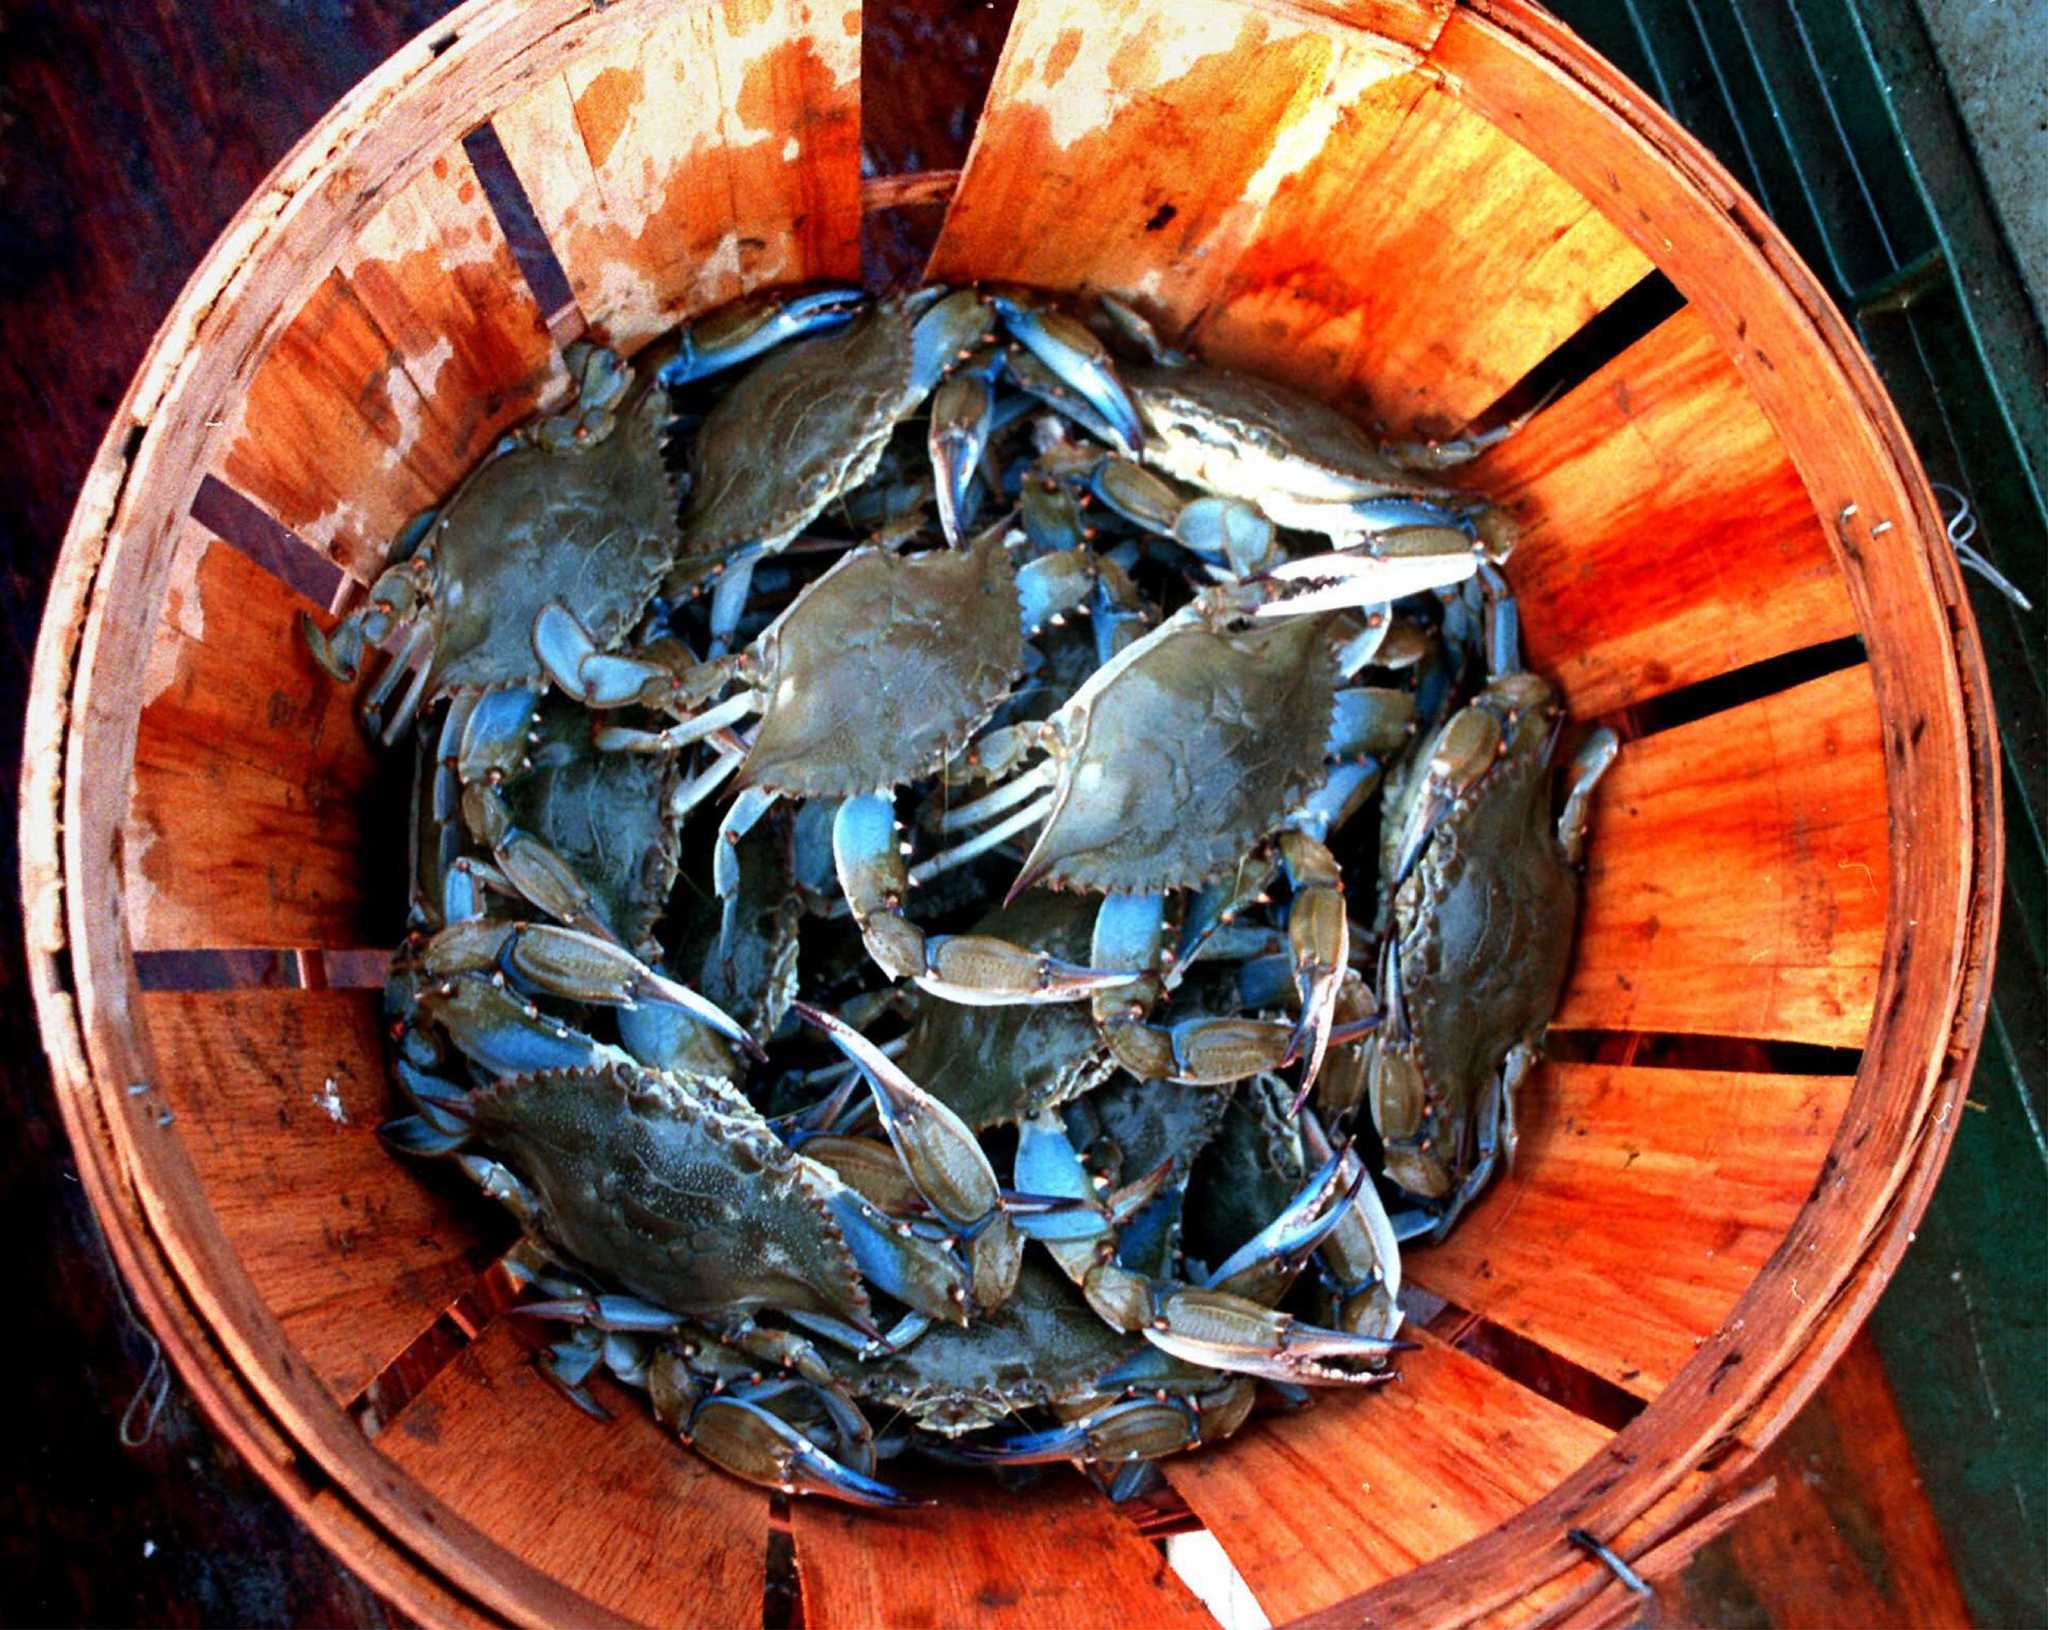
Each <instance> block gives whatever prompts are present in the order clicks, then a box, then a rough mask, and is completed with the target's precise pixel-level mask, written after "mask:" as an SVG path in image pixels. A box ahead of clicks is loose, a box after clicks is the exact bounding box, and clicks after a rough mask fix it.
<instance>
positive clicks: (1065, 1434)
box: [958, 1396, 1202, 1466]
mask: <svg viewBox="0 0 2048 1630" xmlns="http://www.w3.org/2000/svg"><path fill="white" fill-rule="evenodd" d="M1201 1441H1202V1417H1201V1413H1200V1412H1199V1411H1198V1410H1197V1409H1196V1408H1195V1407H1194V1405H1193V1404H1191V1403H1189V1402H1187V1401H1186V1400H1185V1399H1181V1398H1175V1397H1172V1396H1168V1397H1165V1398H1127V1399H1125V1400H1124V1401H1123V1402H1121V1403H1116V1404H1111V1405H1110V1406H1109V1407H1108V1408H1107V1409H1099V1410H1097V1411H1096V1412H1095V1413H1094V1414H1092V1415H1089V1416H1086V1417H1084V1418H1083V1419H1081V1420H1078V1421H1073V1422H1070V1423H1069V1424H1067V1425H1065V1426H1055V1427H1052V1428H1050V1429H1048V1430H1046V1431H1043V1432H1019V1433H1016V1434H1014V1435H1012V1436H1010V1437H1006V1438H997V1439H995V1440H994V1441H992V1442H988V1443H963V1444H960V1445H958V1452H959V1453H960V1454H962V1455H964V1456H965V1457H966V1458H968V1459H969V1460H974V1461H979V1462H981V1463H983V1464H985V1465H996V1466H1033V1465H1041V1464H1043V1463H1045V1462H1047V1461H1054V1460H1080V1461H1090V1462H1092V1461H1097V1460H1109V1461H1118V1460H1156V1459H1158V1458H1159V1457H1160V1456H1161V1455H1170V1454H1178V1453H1179V1452H1180V1451H1181V1450H1183V1449H1192V1448H1193V1447H1195V1445H1197V1444H1198V1443H1200V1442H1201Z"/></svg>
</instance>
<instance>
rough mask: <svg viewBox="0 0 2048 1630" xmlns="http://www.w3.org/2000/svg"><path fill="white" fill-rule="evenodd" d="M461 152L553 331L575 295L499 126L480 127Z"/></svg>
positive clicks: (578, 324) (572, 304)
mask: <svg viewBox="0 0 2048 1630" xmlns="http://www.w3.org/2000/svg"><path fill="white" fill-rule="evenodd" d="M462 150H463V152H465V153H467V154H468V155H469V162H470V167H471V168H472V169H474V170H475V171H476V176H477V180H479V181H481V182H482V183H483V187H484V197H485V198H486V199H487V200H488V201H489V202H490V206H491V213H492V214H493V215H495V216H497V218H498V229H499V230H500V231H501V232H503V233H504V234H505V242H506V243H507V244H508V245H510V246H511V250H512V259H513V260H514V261H515V262H516V263H517V264H518V267H519V274H520V276H522V277H524V278H525V279H526V286H527V287H528V288H529V289H531V290H532V291H533V298H534V299H535V301H536V302H538V303H539V305H540V309H541V312H542V314H543V316H544V317H545V319H546V321H547V325H548V329H549V332H551V333H552V332H554V331H555V330H556V329H557V327H558V325H559V323H560V319H561V317H562V314H563V313H564V312H565V311H570V310H573V309H574V308H575V306H576V294H575V291H574V290H572V289H571V288H570V287H569V274H568V273H566V272H565V271H563V270H562V263H561V262H560V261H559V260H557V259H556V258H555V246H554V245H553V244H552V243H550V242H549V241H548V234H547V229H546V228H545V227H543V226H542V225H541V224H540V217H539V216H538V215H536V214H534V212H533V201H532V200H531V199H529V198H528V197H527V196H526V187H525V185H524V184H523V183H522V182H521V181H520V179H519V172H518V171H516V170H514V169H513V168H512V160H511V158H510V157H509V156H507V154H506V152H505V144H504V143H503V142H501V141H500V140H499V139H498V131H497V127H496V126H494V125H490V124H480V125H478V126H477V127H476V129H474V130H472V131H471V132H470V133H469V134H468V135H467V136H464V137H463V138H462ZM574 326H575V327H576V328H577V329H578V330H579V331H580V330H581V328H582V326H583V324H582V319H581V313H580V312H579V313H578V314H577V318H576V321H575V324H574Z"/></svg>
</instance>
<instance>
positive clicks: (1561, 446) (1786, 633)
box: [1457, 309, 1856, 717]
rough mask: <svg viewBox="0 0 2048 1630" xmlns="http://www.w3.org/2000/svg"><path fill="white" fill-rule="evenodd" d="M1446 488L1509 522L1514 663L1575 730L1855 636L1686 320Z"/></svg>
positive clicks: (1835, 589)
mask: <svg viewBox="0 0 2048 1630" xmlns="http://www.w3.org/2000/svg"><path fill="white" fill-rule="evenodd" d="M1457 480H1458V481H1459V482H1460V484H1467V483H1469V484H1471V485H1473V486H1477V487H1479V488H1481V489H1483V490H1485V491H1487V492H1489V493H1491V494H1492V495H1493V496H1494V497H1495V498H1496V499H1498V500H1499V501H1500V502H1502V503H1503V504H1505V505H1506V506H1507V507H1508V508H1509V510H1510V511H1511V513H1512V514H1513V515H1514V516H1515V519H1516V521H1517V522H1518V524H1519V526H1520V530H1521V540H1520V542H1519V543H1518V545H1517V546H1516V549H1515V553H1514V558H1513V559H1512V560H1511V561H1510V562H1509V565H1508V576H1509V578H1510V580H1511V581H1512V583H1513V585H1514V589H1515V594H1516V597H1517V599H1518V600H1519V601H1520V602H1521V609H1522V628H1523V632H1524V634H1525V635H1526V641H1525V643H1526V648H1527V653H1528V660H1529V663H1530V665H1531V666H1532V667H1534V668H1536V669H1538V670H1539V671H1541V672H1543V673H1546V674H1549V675H1552V676H1554V677H1555V678H1556V679H1557V680H1558V682H1559V683H1560V684H1561V685H1562V686H1563V687H1564V691H1565V695H1566V697H1567V698H1568V700H1569V702H1570V705H1571V708H1572V711H1573V712H1574V713H1576V714H1579V715H1580V716H1582V717H1583V716H1586V715H1593V714H1602V713H1609V712H1612V711H1614V710H1615V709H1616V708H1619V707H1623V706H1626V705H1627V704H1628V703H1630V702H1637V701H1641V700H1643V699H1644V698H1645V697H1650V696H1656V695H1659V694H1661V693H1663V692H1665V691H1668V690H1673V689H1676V688H1677V687H1679V686H1681V685H1689V684H1692V683H1693V682H1695V681H1696V680H1701V679H1710V678H1712V677H1713V676H1715V675H1716V674H1720V673H1725V672H1727V671H1728V670H1729V669H1731V668H1739V667H1742V666H1743V665H1744V664H1746V663H1751V662H1759V661H1762V660H1763V659H1764V658H1766V657H1773V656H1777V655H1779V654H1780V653H1782V652H1785V651H1790V650H1796V649H1798V648H1799V647H1801V646H1807V645H1817V644H1820V643H1821V642H1823V641H1825V640H1830V639H1835V638H1838V637H1840V636H1841V635H1844V634H1851V633H1854V632H1855V629H1856V618H1855V612H1854V610H1853V608H1852V607H1851V606H1850V603H1849V594H1848V588H1847V585H1846V584H1845V583H1844V582H1843V580H1842V575H1841V572H1840V571H1839V570H1838V569H1837V567H1836V565H1835V560H1834V554H1833V551H1832V548H1831V546H1830V544H1829V542H1828V538H1827V535H1826V533H1825V532H1824V531H1823V530H1822V527H1821V523H1820V518H1819V516H1818V515H1816V514H1815V513H1814V508H1813V504H1812V501H1811V500H1810V499H1809V498H1808V497H1807V493H1806V488H1805V486H1804V484H1803V483H1802V482H1801V481H1800V479H1799V475H1798V472H1797V471H1795V470H1794V469H1793V468H1792V463H1791V460H1790V459H1788V458H1787V457H1786V456H1785V450H1784V447H1783V445H1782V444H1781V443H1780V442H1779V440H1778V436H1777V433H1776V432H1775V431H1774V430H1772V428H1771V426H1770V423H1769V421H1768V420H1766V419H1765V418H1764V416H1763V412H1762V410H1761V409H1760V408H1759V407H1758V406H1757V404H1756V399H1755V398H1754V397H1753V396H1752V395H1751V394H1750V392H1749V388H1748V387H1747V386H1746V385H1745V384H1744V383H1743V381H1742V378H1741V376H1740V375H1739V374H1738V373H1737V372H1736V371H1735V367H1734V365H1733V364H1732V363H1731V362H1729V360H1728V358H1727V356H1726V354H1725V353H1724V352H1723V351H1722V349H1721V346H1720V343H1719V342H1718V341H1717V340H1716V339H1715V338H1714V336H1713V334H1712V333H1711V332H1710V331H1709V330H1708V328H1707V326H1706V324H1705V323H1704V322H1702V321H1701V319H1700V318H1699V316H1698V314H1697V313H1695V312H1693V311H1691V310H1690V309H1688V310H1685V311H1682V312H1680V313H1679V314H1678V315H1677V316H1675V317H1673V318H1671V319H1670V320H1669V321H1667V322H1666V323H1664V324H1663V325H1662V326H1661V327H1660V328H1658V329H1657V330H1656V331H1655V332H1654V333H1652V334H1649V335H1648V336H1646V337H1645V338H1643V339H1641V340H1639V341H1638V342H1637V343H1636V344H1634V345H1632V346H1631V347H1629V349H1628V350H1627V351H1625V352H1623V353H1622V354H1621V355H1620V356H1619V357H1617V358H1616V359H1615V360H1614V361H1612V362H1610V363H1609V364H1608V365H1607V366H1606V367H1604V368H1602V369H1601V370H1600V371H1599V372H1598V373H1597V374H1595V375H1594V376H1593V377H1592V378H1591V379H1589V380H1587V381H1586V382H1585V383H1584V384H1583V385H1581V386H1579V387H1578V388H1577V389H1576V390H1574V391H1573V392H1572V393H1571V394H1570V395H1569V396H1567V397H1565V398H1564V399H1563V400H1562V401H1560V402H1558V403H1557V404H1556V405H1555V406H1553V407H1551V408H1549V409H1548V410H1546V411H1545V412H1543V413H1540V414H1538V415H1537V417H1536V418H1535V419H1534V420H1533V421H1532V422H1531V423H1530V424H1528V425H1526V426H1525V427H1524V428H1523V429H1522V430H1520V431H1519V432H1518V433H1516V434H1515V435H1513V436H1511V437H1509V438H1508V439H1507V440H1506V441H1505V442H1503V443H1501V444H1500V445H1499V446H1497V447H1496V448H1494V449H1493V450H1492V451H1491V452H1490V453H1488V454H1487V455H1486V456H1485V457H1484V458H1483V459H1481V460H1480V461H1479V462H1478V463H1476V464H1474V465H1472V466H1471V467H1470V468H1469V470H1467V471H1464V472H1461V473H1460V474H1459V475H1458V477H1457Z"/></svg>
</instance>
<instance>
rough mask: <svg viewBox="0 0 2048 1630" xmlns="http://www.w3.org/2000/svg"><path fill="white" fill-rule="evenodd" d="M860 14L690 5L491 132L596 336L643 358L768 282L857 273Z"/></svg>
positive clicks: (733, 0) (559, 80) (772, 0)
mask: <svg viewBox="0 0 2048 1630" xmlns="http://www.w3.org/2000/svg"><path fill="white" fill-rule="evenodd" d="M859 68H860V14H859V11H858V8H855V7H849V6H846V5H843V4H839V3H837V0H828V3H826V4H824V5H821V6H817V7H812V6H810V5H807V4H803V3H802V0H717V3H714V4H710V5H703V6H689V7H678V8H676V9H675V10H673V11H672V12H670V13H668V14H666V15H665V16H664V17H663V18H662V20H661V21H660V22H659V23H658V24H657V25H656V26H655V27H654V28H652V29H650V30H648V31H647V32H645V33H644V34H640V35H638V36H635V37H629V38H625V39H622V40H620V41H619V42H617V43H615V44H612V45H608V46H605V47H602V48H599V49H597V50H593V51H591V52H588V53H586V54H585V55H583V56H582V57H579V58H578V59H577V60H576V61H575V62H574V63H573V64H572V65H571V66H570V67H569V69H568V71H567V73H566V74H562V75H556V76H553V77H551V78H548V79H544V80H542V81H541V82H540V83H539V84H538V85H537V86H536V87H535V88H534V89H533V90H532V91H530V92H528V93H527V94H526V95H525V96H523V97H521V98H520V99H519V100H517V101H515V102H513V103H511V104H510V105H508V106H506V107H503V108H500V109H499V110H498V111H497V113H496V114H494V115H493V118H492V123H493V125H494V127H495V128H496V130H497V132H498V136H499V139H500V141H502V142H503V144H504V147H505V152H506V155H507V157H509V158H510V159H511V161H512V167H513V169H514V170H515V171H516V172H517V173H518V176H519V179H520V182H521V184H522V185H523V186H524V188H525V190H526V194H527V197H528V199H529V201H530V202H531V203H532V205H533V208H534V213H535V215H536V216H537V217H538V218H539V220H540V222H541V225H542V226H543V227H544V228H545V230H546V231H547V234H548V238H549V241H550V242H551V243H552V245H553V246H554V250H555V254H556V256H557V258H558V259H559V260H560V261H561V263H562V268H563V270H564V271H565V272H566V273H567V275H568V278H569V285H570V288H571V289H572V291H573V292H574V294H575V296H576V301H577V304H578V305H579V306H581V308H582V310H583V314H584V316H585V318H586V319H587V320H588V321H589V323H590V326H591V328H592V330H593V331H594V332H595V333H596V334H597V335H599V336H600V337H602V338H604V339H606V340H607V341H608V342H609V343H611V344H613V345H616V346H619V347H621V348H622V349H625V350H629V351H630V350H632V349H635V348H637V347H638V346H639V345H641V344H642V343H644V342H645V341H647V340H649V339H651V338H653V337H654V336H655V335H656V334H659V333H661V332H662V331H664V330H665V329H668V328H672V327H674V326H675V324H676V323H677V322H679V321H681V320H682V319H683V318H684V317H687V316H689V315H690V314H692V313H693V312H697V311H702V310H704V309H706V308H707V307H710V306H715V305H718V304H720V303H722V302H723V301H726V300H729V299H731V298H733V297H734V296H735V295H737V294H740V293H742V292H744V291H745V290H747V289H751V288H756V287H760V286H762V285H764V284H771V283H799V282H805V281H810V280H815V279H822V278H857V277H858V276H859V273H860V243H859V233H860V153H859V147H860V87H859Z"/></svg>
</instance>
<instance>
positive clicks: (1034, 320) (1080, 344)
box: [989, 289, 1144, 458]
mask: <svg viewBox="0 0 2048 1630" xmlns="http://www.w3.org/2000/svg"><path fill="white" fill-rule="evenodd" d="M989 303H990V304H991V305H993V306H994V307H995V308H996V311H997V313H998V314H999V315H1000V316H1001V317H1002V319H1003V326H1004V327H1005V328H1006V329H1008V330H1009V331H1010V333H1011V335H1012V336H1013V337H1015V339H1016V340H1017V342H1018V343H1019V344H1020V345H1022V346H1023V347H1024V349H1025V350H1027V351H1029V352H1030V353H1031V354H1032V355H1033V356H1035V357H1036V358H1038V360H1039V361H1040V362H1042V363H1044V364H1045V365H1046V367H1048V368H1050V369H1051V370H1052V371H1053V372H1054V373H1055V374H1057V375H1058V376H1059V378H1060V381H1061V383H1063V384H1065V385H1066V386H1067V387H1068V388H1069V389H1071V390H1073V391H1075V392H1077V393H1078V394H1079V395H1080V396H1081V398H1082V399H1083V400H1084V401H1086V402H1087V403H1088V405H1089V406H1090V407H1092V408H1094V409H1095V411H1096V412H1097V413H1099V414H1100V415H1101V416H1102V418H1103V421H1104V423H1106V424H1107V425H1108V426H1109V428H1110V429H1111V430H1112V431H1113V432H1114V433H1115V435H1116V439H1117V442H1118V443H1119V446H1120V449H1121V451H1123V452H1124V453H1127V454H1128V455H1129V456H1130V457H1132V458H1136V457H1137V456H1138V452H1139V448H1140V447H1141V445H1142V443H1143V441H1144V436H1143V432H1142V431H1141V430H1140V429H1139V426H1138V410H1137V408H1136V407H1135V406H1134V405H1133V404H1132V402H1131V398H1130V393H1129V392H1127V391H1126V390H1125V389H1124V386H1123V381H1122V380H1120V379H1118V378H1117V375H1116V363H1115V361H1114V360H1113V359H1112V358H1111V356H1110V354H1109V348H1108V347H1107V346H1105V345H1104V344H1103V343H1102V341H1101V340H1099V339H1097V338H1096V337H1095V335H1094V334H1092V333H1091V332H1089V330H1088V328H1087V327H1086V325H1085V324H1082V323H1079V322H1077V321H1075V320H1074V319H1073V318H1072V317H1069V316H1067V315H1066V314H1065V313H1064V312H1058V311H1053V310H1050V309H1048V308H1047V307H1044V306H1041V305H1038V304H1036V303H1035V302H1034V301H1033V300H1032V299H1031V298H1030V297H1028V296H1025V295H1024V294H1023V293H1022V291H1019V290H1007V289H994V290H991V291H990V293H989Z"/></svg>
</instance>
